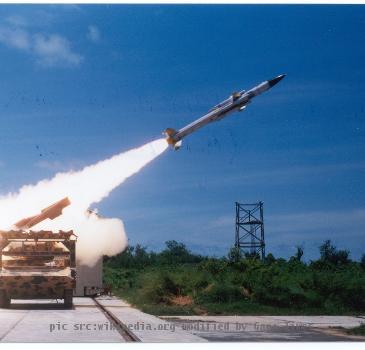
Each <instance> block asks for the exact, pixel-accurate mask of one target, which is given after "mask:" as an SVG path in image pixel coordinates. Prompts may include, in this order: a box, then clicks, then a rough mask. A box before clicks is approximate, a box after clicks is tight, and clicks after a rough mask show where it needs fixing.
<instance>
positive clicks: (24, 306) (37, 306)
mask: <svg viewBox="0 0 365 350" xmlns="http://www.w3.org/2000/svg"><path fill="white" fill-rule="evenodd" d="M8 309H10V310H72V309H74V307H72V308H70V307H65V305H64V304H63V302H60V303H14V304H13V303H12V304H10V306H9V307H8Z"/></svg>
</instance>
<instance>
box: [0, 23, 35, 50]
mask: <svg viewBox="0 0 365 350" xmlns="http://www.w3.org/2000/svg"><path fill="white" fill-rule="evenodd" d="M0 42H1V43H3V44H6V45H7V46H9V47H13V48H16V49H19V50H29V49H30V47H31V44H30V36H29V34H28V33H27V32H26V31H25V30H23V29H20V28H0Z"/></svg>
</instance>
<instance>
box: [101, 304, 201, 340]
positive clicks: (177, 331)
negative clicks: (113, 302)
mask: <svg viewBox="0 0 365 350" xmlns="http://www.w3.org/2000/svg"><path fill="white" fill-rule="evenodd" d="M98 301H99V302H100V304H102V305H103V306H105V308H106V309H107V310H108V311H109V312H112V313H113V314H114V316H115V317H117V318H118V319H119V320H120V321H121V322H122V323H124V324H125V325H126V326H127V327H128V328H129V329H130V331H132V332H133V333H134V334H135V335H136V336H137V337H138V338H139V339H140V340H141V341H142V342H148V343H163V342H167V343H177V342H194V343H196V342H205V341H206V340H205V339H203V338H201V337H199V336H197V335H194V334H192V333H190V332H188V331H185V330H183V329H181V328H178V327H176V326H175V324H174V323H171V322H167V321H164V320H161V319H160V318H158V317H156V316H153V315H149V314H146V313H144V312H142V311H139V310H137V309H135V308H132V307H128V306H121V307H117V306H108V305H107V304H108V303H107V302H106V301H105V300H103V299H99V298H98Z"/></svg>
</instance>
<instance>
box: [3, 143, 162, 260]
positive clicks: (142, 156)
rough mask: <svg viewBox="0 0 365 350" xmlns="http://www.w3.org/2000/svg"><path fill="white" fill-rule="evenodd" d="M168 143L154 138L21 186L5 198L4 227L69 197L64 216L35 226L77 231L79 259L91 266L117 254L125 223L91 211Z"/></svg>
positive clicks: (123, 239)
mask: <svg viewBox="0 0 365 350" xmlns="http://www.w3.org/2000/svg"><path fill="white" fill-rule="evenodd" d="M167 147H168V144H167V142H166V140H165V139H159V140H155V141H152V142H150V143H147V144H146V145H144V146H142V147H139V148H135V149H132V150H129V151H127V152H123V153H120V154H118V155H115V156H113V157H111V158H109V159H106V160H103V161H100V162H98V163H96V164H93V165H90V166H87V167H85V168H84V169H82V170H80V171H77V172H67V173H59V174H56V175H55V176H54V177H53V178H52V179H47V180H42V181H40V182H38V183H37V184H35V185H27V186H23V187H21V188H20V190H19V192H17V193H9V194H7V195H5V196H1V197H0V213H1V215H0V229H3V230H7V229H10V228H11V227H12V225H13V224H14V223H15V222H17V221H18V220H19V219H21V218H23V217H28V216H30V215H34V214H37V213H39V212H40V211H41V210H42V209H43V208H45V207H47V206H48V205H49V204H50V203H53V202H55V201H57V200H59V199H61V198H64V197H68V198H69V199H70V201H71V205H70V206H69V207H67V208H65V209H64V210H63V215H62V216H60V217H58V218H56V219H54V220H52V221H51V220H46V221H44V222H41V223H39V224H38V225H36V226H35V227H34V228H32V229H35V230H42V229H43V230H53V231H58V230H74V232H75V234H76V235H78V237H79V238H78V244H77V258H78V260H79V261H80V262H81V263H83V264H87V265H89V266H92V265H93V264H94V263H95V262H96V261H97V260H98V258H100V256H102V255H103V254H105V255H114V254H117V253H119V252H121V251H123V250H124V249H125V247H126V246H127V237H126V234H125V230H124V226H123V222H122V221H121V220H120V219H104V218H99V217H98V216H97V215H96V214H95V213H88V212H87V209H88V208H89V207H90V205H92V204H95V203H98V202H100V201H101V200H103V199H104V198H106V197H108V195H109V194H110V192H111V191H112V190H113V189H115V188H116V187H118V186H119V185H120V184H122V183H123V182H124V181H125V180H126V179H127V178H128V177H130V176H132V175H134V174H136V173H138V172H139V171H140V170H141V169H142V168H143V167H144V166H145V165H147V164H148V163H149V162H151V161H152V160H153V159H155V158H156V157H158V156H159V155H160V154H161V153H163V152H164V151H165V150H166V149H167Z"/></svg>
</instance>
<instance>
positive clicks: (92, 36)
mask: <svg viewBox="0 0 365 350" xmlns="http://www.w3.org/2000/svg"><path fill="white" fill-rule="evenodd" d="M87 38H88V39H89V40H90V41H92V42H94V43H96V42H98V41H99V40H100V30H99V29H98V27H96V26H93V25H91V26H89V28H88V33H87Z"/></svg>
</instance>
